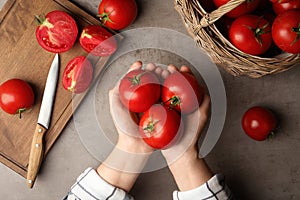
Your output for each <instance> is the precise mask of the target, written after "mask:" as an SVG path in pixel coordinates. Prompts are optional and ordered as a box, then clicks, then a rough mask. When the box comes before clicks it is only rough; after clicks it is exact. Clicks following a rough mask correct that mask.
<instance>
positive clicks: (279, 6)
mask: <svg viewBox="0 0 300 200" xmlns="http://www.w3.org/2000/svg"><path fill="white" fill-rule="evenodd" d="M294 9H300V0H290V1H288V2H285V3H278V2H274V3H273V10H274V12H275V13H276V14H277V15H278V14H280V13H283V12H285V11H288V10H294Z"/></svg>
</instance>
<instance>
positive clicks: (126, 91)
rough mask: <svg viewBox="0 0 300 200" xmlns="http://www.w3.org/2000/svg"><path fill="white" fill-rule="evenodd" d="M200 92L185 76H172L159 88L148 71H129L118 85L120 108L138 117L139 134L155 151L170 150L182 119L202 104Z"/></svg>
mask: <svg viewBox="0 0 300 200" xmlns="http://www.w3.org/2000/svg"><path fill="white" fill-rule="evenodd" d="M203 95H204V89H203V88H202V87H201V86H200V85H199V83H198V81H197V79H196V78H195V77H194V76H193V75H192V74H190V73H187V72H175V73H172V74H171V75H169V76H168V77H167V78H166V79H165V80H164V81H163V83H162V84H161V83H160V80H159V78H158V77H157V75H156V74H155V73H153V72H151V71H145V70H141V69H138V70H133V71H130V72H128V73H127V74H126V75H125V76H124V77H123V78H122V79H121V81H120V85H119V96H120V101H121V102H122V104H123V105H124V106H125V107H126V108H127V109H128V110H129V111H130V112H133V113H138V114H139V116H140V117H139V130H140V131H139V132H140V134H141V137H142V138H143V140H144V141H145V142H146V143H147V144H148V145H150V146H151V147H153V148H155V149H165V148H168V147H169V146H171V145H172V144H173V143H174V141H176V138H178V137H180V135H181V134H182V132H183V128H184V125H183V121H182V115H187V114H190V113H192V112H194V111H195V110H196V109H197V108H198V107H199V105H200V104H201V102H202V99H203Z"/></svg>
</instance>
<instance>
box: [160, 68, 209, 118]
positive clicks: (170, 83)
mask: <svg viewBox="0 0 300 200" xmlns="http://www.w3.org/2000/svg"><path fill="white" fill-rule="evenodd" d="M203 95H204V89H203V88H202V87H201V86H200V85H199V83H198V81H197V79H196V78H195V77H194V76H193V75H192V74H190V73H186V72H175V73H172V74H171V75H170V76H168V77H167V78H166V79H165V81H164V83H163V87H162V96H161V99H162V101H163V102H164V103H165V104H166V105H167V106H170V107H172V108H174V109H176V110H177V111H179V112H181V113H182V114H188V113H191V112H193V111H195V110H196V109H197V108H198V107H199V106H200V105H201V103H202V100H203Z"/></svg>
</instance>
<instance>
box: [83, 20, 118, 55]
mask: <svg viewBox="0 0 300 200" xmlns="http://www.w3.org/2000/svg"><path fill="white" fill-rule="evenodd" d="M79 42H80V45H81V46H82V48H83V49H84V50H85V51H87V52H88V53H91V54H93V55H95V56H109V55H111V54H113V53H114V52H115V51H116V49H117V41H116V39H115V38H114V37H113V34H112V33H110V32H108V31H107V30H106V29H105V28H103V27H101V26H97V25H88V26H86V27H84V28H83V30H82V33H81V35H80V38H79Z"/></svg>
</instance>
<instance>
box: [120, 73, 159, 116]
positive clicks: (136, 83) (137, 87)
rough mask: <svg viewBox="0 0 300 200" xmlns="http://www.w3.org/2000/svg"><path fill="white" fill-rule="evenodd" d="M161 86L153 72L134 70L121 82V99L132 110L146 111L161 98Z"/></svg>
mask: <svg viewBox="0 0 300 200" xmlns="http://www.w3.org/2000/svg"><path fill="white" fill-rule="evenodd" d="M160 87H161V86H160V82H159V79H158V77H157V76H156V75H155V74H154V73H153V72H150V71H144V70H133V71H130V72H128V73H127V74H126V75H125V76H124V77H123V78H122V80H121V82H120V85H119V94H120V100H121V102H122V103H123V105H124V106H125V107H126V108H128V109H129V110H130V111H131V112H145V111H146V110H148V109H149V108H150V107H151V106H152V105H153V104H155V103H156V102H157V101H158V100H159V98H160V94H161V88H160Z"/></svg>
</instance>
